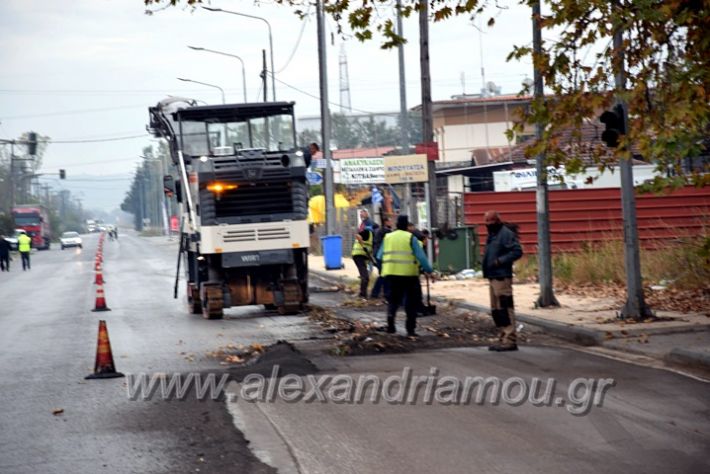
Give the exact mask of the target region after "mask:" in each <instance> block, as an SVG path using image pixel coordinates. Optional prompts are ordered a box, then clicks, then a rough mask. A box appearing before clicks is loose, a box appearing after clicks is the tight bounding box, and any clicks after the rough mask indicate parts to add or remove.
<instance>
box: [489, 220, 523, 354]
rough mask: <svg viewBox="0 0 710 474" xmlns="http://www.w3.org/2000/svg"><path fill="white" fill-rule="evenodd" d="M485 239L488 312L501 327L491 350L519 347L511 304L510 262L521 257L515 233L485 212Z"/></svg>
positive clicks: (500, 350)
mask: <svg viewBox="0 0 710 474" xmlns="http://www.w3.org/2000/svg"><path fill="white" fill-rule="evenodd" d="M484 220H485V224H486V229H487V230H488V238H487V240H486V252H485V253H484V255H483V277H484V278H488V281H489V282H490V286H489V289H490V297H491V314H492V316H493V321H494V322H495V325H496V326H497V327H499V328H500V330H501V332H500V335H499V341H498V343H497V344H494V345H492V346H490V347H489V348H488V349H489V350H492V351H498V352H503V351H516V350H518V345H517V335H516V333H515V310H514V306H513V262H515V261H516V260H517V259H519V258H520V257H522V255H523V249H522V247H521V246H520V242H518V236H517V235H516V233H515V232H513V231H512V230H511V229H510V228H509V227H508V226H507V225H506V224H504V223H503V221H502V220H501V217H500V214H499V213H498V212H496V211H488V212H486V214H485V215H484Z"/></svg>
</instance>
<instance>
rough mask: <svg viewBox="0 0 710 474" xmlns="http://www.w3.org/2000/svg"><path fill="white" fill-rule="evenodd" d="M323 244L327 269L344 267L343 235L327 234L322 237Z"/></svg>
mask: <svg viewBox="0 0 710 474" xmlns="http://www.w3.org/2000/svg"><path fill="white" fill-rule="evenodd" d="M320 240H321V244H322V246H323V258H324V260H325V269H326V270H340V269H341V268H343V237H342V236H341V235H326V236H323V237H321V238H320Z"/></svg>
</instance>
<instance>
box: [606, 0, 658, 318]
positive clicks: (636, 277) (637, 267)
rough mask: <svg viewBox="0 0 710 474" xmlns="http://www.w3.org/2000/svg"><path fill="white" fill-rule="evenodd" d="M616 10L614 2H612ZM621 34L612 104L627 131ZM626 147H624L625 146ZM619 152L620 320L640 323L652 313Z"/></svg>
mask: <svg viewBox="0 0 710 474" xmlns="http://www.w3.org/2000/svg"><path fill="white" fill-rule="evenodd" d="M615 4H616V5H617V6H618V1H617V2H615ZM623 40H624V39H623V30H622V28H621V27H618V28H617V29H616V31H615V32H614V51H615V54H616V61H617V63H618V70H617V73H616V75H615V78H614V80H615V85H616V92H617V95H616V101H617V104H618V105H620V106H621V109H622V111H623V123H624V126H625V128H626V129H628V126H626V124H628V116H629V112H628V105H627V104H626V101H625V100H624V97H623V93H624V90H625V88H626V71H625V69H624V49H623ZM627 146H628V145H627ZM625 151H626V150H621V152H622V153H620V155H624V156H622V157H621V159H620V162H619V171H620V177H621V207H622V212H623V219H624V263H625V265H626V293H627V295H626V303H625V304H624V307H623V309H622V310H621V318H622V319H627V318H629V319H636V320H640V319H644V318H647V317H652V316H653V313H652V312H651V310H650V308H648V307H647V306H646V302H645V301H644V296H643V285H642V284H641V256H640V252H639V239H638V227H637V223H636V196H635V195H634V172H633V168H632V156H631V153H624V152H625Z"/></svg>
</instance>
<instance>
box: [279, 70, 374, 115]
mask: <svg viewBox="0 0 710 474" xmlns="http://www.w3.org/2000/svg"><path fill="white" fill-rule="evenodd" d="M269 75H271V73H270V72H269ZM275 79H276V82H278V83H280V84H283V85H284V86H286V87H288V88H289V89H293V90H295V91H296V92H300V93H301V94H304V95H307V96H308V97H312V98H314V99H316V100H320V96H318V95H315V94H311V93H310V92H306V91H304V90H303V89H299V88H298V87H296V86H292V85H291V84H288V83H286V82H284V81H282V80H280V79H278V78H275ZM328 103H329V104H330V105H333V106H335V107H340V104H338V103H336V102H331V101H328ZM351 109H352V110H354V111H355V112H360V113H363V114H367V115H377V112H371V111H368V110H362V109H356V108H355V107H351Z"/></svg>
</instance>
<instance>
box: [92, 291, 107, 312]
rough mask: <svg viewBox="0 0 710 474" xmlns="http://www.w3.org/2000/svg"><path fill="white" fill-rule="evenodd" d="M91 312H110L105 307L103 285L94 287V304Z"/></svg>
mask: <svg viewBox="0 0 710 474" xmlns="http://www.w3.org/2000/svg"><path fill="white" fill-rule="evenodd" d="M91 311H94V312H95V311H111V309H110V308H109V307H108V306H106V297H105V296H104V287H103V285H98V286H97V287H96V304H95V305H94V309H92V310H91Z"/></svg>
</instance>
